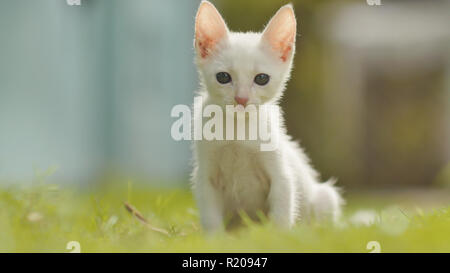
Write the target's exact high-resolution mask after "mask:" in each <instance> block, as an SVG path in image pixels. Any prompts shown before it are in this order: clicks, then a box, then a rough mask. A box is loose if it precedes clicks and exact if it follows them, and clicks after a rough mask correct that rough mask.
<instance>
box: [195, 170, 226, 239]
mask: <svg viewBox="0 0 450 273" xmlns="http://www.w3.org/2000/svg"><path fill="white" fill-rule="evenodd" d="M194 179H195V186H194V187H195V188H194V192H195V197H196V199H197V204H198V208H199V210H200V221H201V223H202V226H203V229H204V230H205V231H206V232H208V233H212V232H217V231H222V230H224V223H223V202H222V198H221V195H220V193H219V192H218V191H217V190H216V189H215V188H214V187H213V186H212V184H211V181H210V179H209V177H208V175H207V173H206V171H204V170H198V173H197V175H196V177H195V178H194Z"/></svg>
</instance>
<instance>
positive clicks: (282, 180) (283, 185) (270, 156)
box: [263, 152, 297, 228]
mask: <svg viewBox="0 0 450 273" xmlns="http://www.w3.org/2000/svg"><path fill="white" fill-rule="evenodd" d="M263 162H264V166H265V170H266V172H267V173H268V174H269V178H270V191H269V196H268V202H269V218H270V219H271V220H272V221H273V222H274V223H275V224H277V225H279V226H281V227H286V228H290V227H292V226H293V225H294V222H295V218H296V213H297V212H296V207H297V206H296V199H295V187H294V184H293V181H292V179H291V178H290V176H289V173H288V172H287V170H286V169H285V166H286V165H285V164H283V160H282V157H281V156H280V155H279V154H277V153H269V152H264V155H263Z"/></svg>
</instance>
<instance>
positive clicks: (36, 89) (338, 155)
mask: <svg viewBox="0 0 450 273" xmlns="http://www.w3.org/2000/svg"><path fill="white" fill-rule="evenodd" d="M212 2H213V3H214V4H216V6H217V7H218V8H219V10H220V11H221V13H222V14H223V16H224V18H225V20H226V21H227V23H228V26H229V27H230V29H231V30H234V31H250V30H251V31H259V30H262V29H263V26H264V25H265V24H266V23H267V22H268V20H269V19H270V17H271V16H272V15H273V14H274V13H275V12H276V10H277V9H278V8H279V7H280V6H281V5H282V4H285V3H286V2H287V1H258V0H248V1H237V0H227V1H212ZM292 2H293V4H294V8H295V10H296V15H297V18H298V32H299V37H298V39H297V53H296V57H295V65H294V70H293V73H292V77H291V80H290V82H289V84H288V86H287V90H286V93H285V96H284V99H283V101H282V107H283V108H284V110H285V114H286V121H287V127H288V130H289V132H290V133H291V134H292V135H293V136H294V138H296V139H299V140H301V144H302V146H303V147H304V148H305V150H306V152H307V153H308V154H309V155H310V157H311V159H312V162H313V164H314V166H315V167H316V168H317V169H318V170H319V171H320V172H321V173H322V175H323V177H324V179H326V178H328V177H330V176H334V177H337V178H338V180H339V184H340V185H342V186H344V187H346V188H347V189H351V188H376V187H379V188H381V187H389V188H393V187H402V188H403V187H410V186H431V185H437V184H439V183H444V184H445V183H448V184H449V185H450V146H449V145H450V65H449V64H450V61H449V60H450V57H449V56H450V25H449V22H450V6H449V2H448V1H433V3H429V4H426V3H425V2H424V1H395V2H394V1H389V2H388V1H383V0H381V3H382V5H381V6H376V5H368V4H367V1H365V0H349V1H336V2H335V3H334V4H333V3H332V2H331V1H300V0H299V1H292ZM198 4H199V1H175V0H169V1H159V0H133V1H120V0H81V6H68V5H67V4H66V3H65V1H63V0H61V1H56V0H42V1H26V0H5V1H2V2H1V3H0V23H1V24H0V33H1V36H0V37H1V42H2V43H1V49H2V50H1V51H0V59H1V60H2V62H1V64H0V181H4V182H11V181H12V182H14V181H27V180H29V179H30V178H31V177H32V176H33V167H36V168H40V169H46V168H48V167H50V166H58V167H59V169H58V171H57V172H56V173H55V175H54V176H53V177H52V179H53V180H54V181H68V182H75V183H83V182H87V181H93V180H95V179H96V178H98V177H99V176H101V175H103V174H105V173H111V172H113V173H119V174H125V175H129V176H137V177H144V178H146V179H148V180H149V181H150V183H165V184H170V185H181V184H184V185H186V184H187V177H188V174H189V171H190V165H189V158H190V151H189V143H187V142H175V141H173V140H172V138H171V137H170V127H171V125H172V122H173V121H174V119H173V118H171V117H170V111H171V109H172V107H173V106H174V105H176V104H188V105H190V104H191V102H192V97H193V94H194V93H193V92H194V90H195V89H196V87H197V75H196V72H195V67H194V65H193V53H194V51H193V48H192V44H193V43H192V39H193V32H194V27H193V26H194V16H195V12H196V9H197V6H198Z"/></svg>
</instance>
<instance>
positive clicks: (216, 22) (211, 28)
mask: <svg viewBox="0 0 450 273" xmlns="http://www.w3.org/2000/svg"><path fill="white" fill-rule="evenodd" d="M227 36H228V28H227V25H226V24H225V21H224V20H223V18H222V16H220V13H219V12H218V11H217V9H216V8H215V7H214V5H213V4H211V3H210V2H208V1H202V2H201V3H200V6H199V7H198V11H197V16H196V18H195V48H196V50H197V54H199V56H201V57H202V58H206V57H208V56H209V55H210V54H211V53H212V52H213V50H214V49H215V48H216V46H217V44H218V43H219V42H220V41H221V40H222V39H224V38H226V37H227Z"/></svg>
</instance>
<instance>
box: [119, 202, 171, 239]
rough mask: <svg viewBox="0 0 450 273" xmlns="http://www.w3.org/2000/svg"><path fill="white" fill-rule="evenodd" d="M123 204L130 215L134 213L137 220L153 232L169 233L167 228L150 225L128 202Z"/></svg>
mask: <svg viewBox="0 0 450 273" xmlns="http://www.w3.org/2000/svg"><path fill="white" fill-rule="evenodd" d="M123 204H124V205H125V208H126V209H127V211H128V212H130V213H131V214H132V215H134V216H135V217H136V218H137V219H138V220H139V222H141V223H142V224H144V225H145V226H146V227H147V228H149V229H151V230H153V231H155V232H159V233H161V234H164V235H167V236H169V235H170V234H169V232H168V231H167V230H165V229H162V228H158V227H154V226H152V225H151V224H150V223H149V222H148V220H147V219H146V218H145V217H144V216H143V215H142V214H141V213H140V212H139V211H138V210H137V209H136V208H135V207H133V206H132V205H130V204H128V202H124V203H123Z"/></svg>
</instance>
